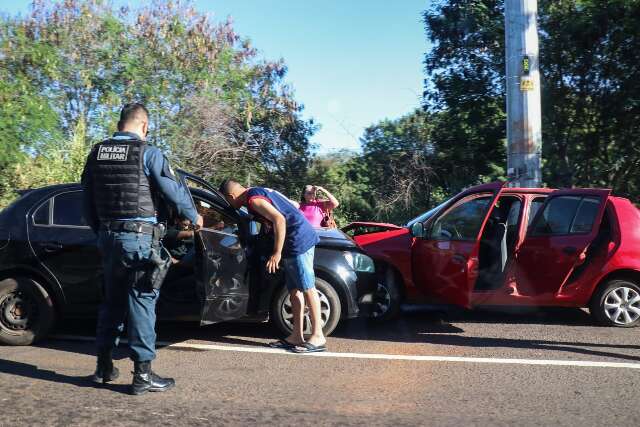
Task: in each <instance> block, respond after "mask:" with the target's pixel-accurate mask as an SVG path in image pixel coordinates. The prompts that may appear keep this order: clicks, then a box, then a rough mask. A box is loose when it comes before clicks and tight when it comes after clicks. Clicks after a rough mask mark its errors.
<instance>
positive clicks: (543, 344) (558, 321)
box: [38, 306, 640, 361]
mask: <svg viewBox="0 0 640 427" xmlns="http://www.w3.org/2000/svg"><path fill="white" fill-rule="evenodd" d="M476 323H484V324H505V325H520V324H522V325H548V326H549V327H550V328H551V327H554V326H581V327H584V326H587V327H593V326H594V324H593V322H592V320H591V317H590V316H589V315H588V313H586V312H584V311H582V310H579V309H540V308H517V309H514V308H483V309H481V310H474V311H467V310H462V309H457V308H451V307H425V306H421V307H417V306H416V307H405V309H404V312H403V314H402V315H401V316H400V317H399V318H398V319H396V320H393V321H389V322H375V321H372V320H370V319H354V320H350V321H346V322H343V324H342V325H341V326H340V327H339V328H338V329H337V330H336V331H334V333H333V335H332V336H333V337H335V338H340V339H346V340H359V341H385V342H394V343H407V344H409V343H411V344H429V345H441V346H457V347H469V348H504V349H525V350H544V351H559V352H568V353H576V354H581V355H589V356H599V357H609V358H618V359H624V360H632V361H640V356H635V355H633V354H624V353H620V352H618V351H616V350H640V345H635V344H606V343H601V342H595V341H597V340H596V339H594V340H593V341H594V342H577V341H571V340H553V339H549V340H545V339H521V338H496V337H477V336H469V335H465V334H464V332H465V331H464V329H462V328H464V325H465V324H476ZM523 327H525V326H523ZM157 329H158V340H159V341H164V342H165V343H168V344H172V343H178V342H182V341H186V340H198V341H203V342H210V343H216V344H229V345H250V346H265V345H266V344H265V343H264V341H265V340H266V341H271V340H273V339H277V338H280V337H281V335H280V333H279V332H278V331H277V330H275V328H273V327H272V326H271V325H270V324H264V323H219V324H215V325H210V326H206V327H200V326H199V324H198V323H193V322H190V323H185V322H182V323H181V322H161V323H159V325H158V328H157ZM594 329H595V328H594ZM94 330H95V323H93V324H92V322H86V321H84V322H82V323H76V322H73V321H71V322H69V321H67V322H65V323H63V324H62V325H61V326H60V327H59V328H58V333H62V334H70V335H74V334H75V335H89V336H91V335H92V331H94ZM610 330H611V331H612V332H615V331H616V330H617V329H615V328H610ZM601 336H602V335H601ZM38 345H39V346H41V347H45V348H51V349H56V350H60V351H68V352H75V353H84V354H89V355H93V354H94V350H93V343H88V342H85V343H76V342H69V341H56V340H47V341H45V342H42V343H40V344H38ZM633 353H636V354H638V352H635V351H634V352H633ZM127 357H128V348H127V346H126V344H121V345H120V347H119V348H118V349H117V350H116V352H115V353H114V358H115V359H124V358H127Z"/></svg>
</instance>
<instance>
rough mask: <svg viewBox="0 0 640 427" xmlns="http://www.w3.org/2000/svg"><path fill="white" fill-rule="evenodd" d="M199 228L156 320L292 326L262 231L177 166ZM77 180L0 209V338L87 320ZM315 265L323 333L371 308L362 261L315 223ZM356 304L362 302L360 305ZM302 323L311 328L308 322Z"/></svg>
mask: <svg viewBox="0 0 640 427" xmlns="http://www.w3.org/2000/svg"><path fill="white" fill-rule="evenodd" d="M181 177H182V179H183V183H184V184H185V185H187V186H188V188H189V190H190V192H191V195H192V197H193V200H194V203H195V205H196V207H197V209H198V212H199V213H200V215H202V216H203V218H204V228H203V229H201V230H200V231H199V232H198V233H196V238H195V240H196V241H195V248H196V256H195V260H196V262H195V268H184V267H179V265H180V264H178V265H177V266H176V267H175V268H174V267H172V270H171V271H170V272H169V274H168V275H167V278H166V280H165V282H164V285H163V287H162V292H161V297H160V300H159V302H158V317H159V318H162V319H171V320H200V322H201V324H208V323H215V322H220V321H228V320H234V319H249V320H255V321H266V320H268V319H270V320H271V321H273V322H274V323H275V325H276V326H277V327H278V328H279V329H280V330H281V331H282V332H283V333H287V332H289V331H290V330H291V321H292V313H291V303H290V301H289V298H288V294H287V291H286V288H285V286H284V278H283V275H282V273H281V272H280V273H278V274H269V273H267V272H266V270H265V267H264V266H265V263H266V259H267V256H268V255H270V253H271V249H272V245H271V241H270V237H269V236H268V235H265V234H263V233H261V232H260V230H259V229H260V226H259V224H258V223H257V222H255V221H253V220H252V218H251V216H250V215H248V214H247V213H246V212H244V211H242V210H240V211H239V210H236V209H234V208H232V207H231V206H230V205H229V203H228V202H227V201H226V200H225V199H224V197H222V195H221V194H220V193H219V192H218V191H217V190H216V189H214V188H212V187H211V186H209V185H208V184H207V183H206V182H204V181H203V180H201V179H199V178H198V177H195V176H193V175H189V174H186V173H184V172H182V173H181ZM81 206H82V188H81V187H80V185H79V184H63V185H53V186H49V187H44V188H39V189H34V190H28V191H24V192H23V193H22V195H21V196H20V197H19V198H18V199H17V200H16V201H15V202H14V203H12V204H11V205H10V206H8V207H7V208H6V209H4V210H2V211H1V212H0V342H1V343H5V344H13V345H28V344H31V343H32V342H34V341H35V340H37V339H39V338H42V337H44V336H45V335H46V334H47V333H48V332H49V330H50V329H51V327H52V326H53V323H54V320H55V319H56V318H59V317H61V316H63V317H95V315H96V313H97V306H98V304H99V302H100V299H101V286H102V272H101V270H102V267H101V260H100V255H99V253H98V249H97V246H96V235H95V234H94V233H93V231H92V230H91V228H89V227H88V226H87V224H86V222H85V220H84V218H83V215H82V208H81ZM318 233H319V235H320V243H319V244H318V245H317V246H316V252H315V259H314V269H315V273H316V287H317V289H318V292H319V296H320V301H321V308H322V321H323V323H324V326H323V327H324V331H325V333H326V334H330V333H331V332H332V331H333V330H334V329H335V328H336V326H337V325H338V322H339V321H340V320H341V319H349V318H354V317H357V316H358V315H359V314H360V312H362V311H363V310H361V307H362V308H369V307H371V306H372V304H371V303H372V301H373V292H374V291H375V290H376V282H377V280H376V275H375V272H374V268H375V267H374V264H373V261H372V259H371V258H369V257H368V256H366V255H365V254H364V253H363V252H362V251H361V250H360V248H359V247H358V246H357V245H356V244H355V243H354V242H353V240H351V239H350V238H349V237H347V236H346V235H345V234H344V233H342V232H341V231H339V230H335V229H333V230H329V229H323V230H318ZM363 301H367V302H368V303H367V304H364V303H363ZM305 328H306V329H307V331H308V332H309V331H310V325H309V319H308V318H306V319H305Z"/></svg>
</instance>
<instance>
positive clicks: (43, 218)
mask: <svg viewBox="0 0 640 427" xmlns="http://www.w3.org/2000/svg"><path fill="white" fill-rule="evenodd" d="M50 203H51V199H49V200H47V201H46V202H44V203H43V204H41V205H40V207H39V208H38V209H37V210H36V211H35V212H34V213H33V223H34V224H36V225H49V205H50Z"/></svg>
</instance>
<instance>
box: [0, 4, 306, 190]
mask: <svg viewBox="0 0 640 427" xmlns="http://www.w3.org/2000/svg"><path fill="white" fill-rule="evenodd" d="M285 75H286V66H285V64H284V62H283V61H276V62H272V61H266V60H262V59H260V58H258V56H257V51H256V50H255V49H254V48H253V47H252V46H251V42H250V41H249V40H247V39H242V38H241V37H240V36H238V35H237V34H236V33H235V32H234V30H233V28H232V26H231V23H230V22H222V23H219V24H214V23H212V22H211V21H210V20H209V19H208V17H207V16H205V15H203V14H201V13H198V12H197V11H196V10H195V8H194V7H193V5H192V3H191V2H190V1H172V0H158V1H153V2H151V3H146V4H145V5H143V6H142V7H140V8H139V9H135V10H133V9H130V8H128V7H123V8H121V9H119V10H114V9H113V8H112V6H111V3H109V2H105V1H102V0H67V1H64V2H50V1H45V0H34V1H33V4H32V8H31V10H30V13H29V14H28V15H27V16H25V17H21V16H18V17H6V16H5V17H2V18H0V101H7V102H2V106H0V130H2V137H1V138H3V139H2V141H0V142H2V143H3V147H7V149H6V150H4V151H3V153H2V155H0V166H1V165H8V166H11V167H8V168H6V169H5V168H3V169H2V170H3V172H2V174H0V185H1V186H2V188H5V189H6V188H10V187H11V185H13V184H9V183H8V181H10V180H11V179H10V178H11V176H12V175H14V174H16V173H18V171H17V170H12V169H15V168H16V167H19V166H20V165H21V162H31V163H33V164H40V163H39V162H33V160H34V159H53V158H54V157H55V153H59V152H60V151H61V150H62V151H64V150H66V144H67V141H70V140H72V139H73V138H74V137H75V136H76V135H77V132H76V129H77V126H78V124H79V123H86V132H84V133H83V135H84V141H83V142H84V144H85V146H86V147H88V146H90V145H91V144H93V143H94V142H96V141H97V140H99V139H101V138H104V137H105V136H106V135H108V134H110V133H111V132H113V131H114V130H115V123H116V120H117V114H118V111H119V109H120V107H121V106H122V104H124V103H126V102H131V101H137V102H143V103H145V104H146V105H147V107H148V108H149V110H150V112H151V123H150V134H149V135H148V140H149V141H150V142H151V143H153V144H155V145H157V146H159V147H160V148H162V149H164V150H165V151H166V152H167V154H168V155H170V156H171V157H172V158H173V160H174V161H176V162H178V164H179V165H180V166H182V167H185V168H187V169H191V168H194V169H198V170H200V171H202V172H207V176H208V177H209V178H210V179H214V178H217V177H218V175H219V174H218V175H217V174H216V173H213V174H212V173H210V172H208V171H217V170H224V168H225V164H226V165H228V162H227V163H224V161H223V160H225V158H224V157H217V156H214V157H212V158H209V159H208V162H206V163H203V162H202V161H201V160H202V158H201V157H198V156H194V155H190V154H188V153H191V152H192V151H193V148H194V147H197V148H198V151H197V152H198V153H206V152H211V151H212V150H214V149H217V148H219V147H220V144H223V145H224V147H223V148H224V149H225V150H236V151H237V149H238V147H240V148H242V149H243V152H244V153H245V154H247V156H246V158H247V159H250V160H251V161H246V162H245V163H243V166H245V167H246V168H247V171H246V175H248V176H253V177H254V179H257V180H258V181H259V182H262V181H266V182H275V183H281V182H287V183H293V182H295V180H302V175H304V170H306V166H307V165H308V162H309V153H310V150H311V146H310V144H309V140H308V138H309V136H310V135H311V134H312V133H313V131H314V130H315V126H314V125H313V123H311V122H307V121H304V120H302V119H301V118H300V111H301V107H300V106H299V104H297V103H296V102H295V100H294V99H293V95H292V91H291V89H290V88H289V87H288V86H287V85H286V84H285V82H284V78H285ZM197 103H201V104H202V105H197ZM212 110H216V111H217V112H218V113H220V114H225V115H226V116H227V118H225V119H224V120H222V119H220V120H217V123H218V124H219V125H225V126H228V127H227V128H224V129H221V128H220V127H219V126H218V127H217V128H216V130H217V131H220V132H221V134H222V135H223V136H224V137H222V138H221V137H215V138H211V137H210V135H208V136H207V135H205V137H202V136H199V137H198V138H192V139H187V138H186V137H188V136H194V133H193V129H200V130H206V129H205V128H202V126H200V125H201V124H202V123H198V120H201V119H202V117H203V112H204V111H209V113H207V114H209V116H210V112H211V111H212ZM194 120H195V121H194ZM198 126H200V127H198ZM208 144H212V146H211V147H208V146H207V145H208ZM274 159H277V161H276V160H274ZM218 160H220V161H221V162H222V163H216V162H217V161H218ZM226 160H228V159H226ZM43 161H44V160H43ZM82 162H83V161H82ZM82 162H81V163H82ZM49 166H51V167H54V166H53V164H52V165H49ZM49 166H47V167H49ZM42 167H43V168H45V166H44V165H42ZM74 167H75V166H74ZM45 169H46V168H45ZM71 169H74V168H73V167H72V168H71ZM235 170H236V171H237V168H236V169H235ZM33 176H41V175H40V174H34V175H33ZM285 176H288V177H289V179H288V180H286V181H285V179H284V177H285ZM14 183H15V180H14ZM44 183H45V182H44V181H37V180H35V179H34V180H33V181H32V182H30V183H29V184H30V185H33V186H37V185H42V184H44ZM292 185H293V184H292Z"/></svg>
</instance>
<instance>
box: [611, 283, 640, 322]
mask: <svg viewBox="0 0 640 427" xmlns="http://www.w3.org/2000/svg"><path fill="white" fill-rule="evenodd" d="M604 312H605V314H606V315H607V317H608V318H609V319H610V320H611V321H612V322H613V323H615V324H617V325H630V324H632V323H634V322H635V321H636V320H638V318H640V294H638V292H637V291H636V290H634V289H632V288H629V287H626V286H622V287H619V288H614V289H612V290H611V291H610V292H609V293H608V294H607V295H606V296H605V298H604Z"/></svg>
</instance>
